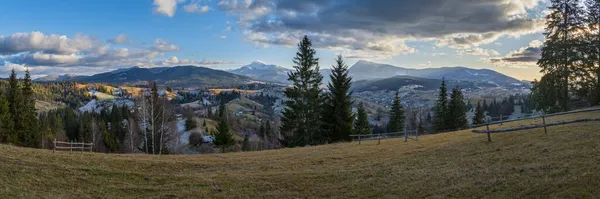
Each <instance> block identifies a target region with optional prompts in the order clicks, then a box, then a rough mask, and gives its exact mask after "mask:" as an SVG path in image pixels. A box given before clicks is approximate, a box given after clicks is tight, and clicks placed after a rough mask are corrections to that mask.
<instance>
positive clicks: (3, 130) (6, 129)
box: [0, 90, 13, 143]
mask: <svg viewBox="0 0 600 199" xmlns="http://www.w3.org/2000/svg"><path fill="white" fill-rule="evenodd" d="M12 129H13V121H12V118H11V116H10V110H9V105H8V100H7V99H6V96H4V93H3V92H2V90H0V143H3V142H7V141H8V136H9V134H10V132H11V130H12Z"/></svg>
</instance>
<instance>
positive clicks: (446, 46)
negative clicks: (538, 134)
mask: <svg viewBox="0 0 600 199" xmlns="http://www.w3.org/2000/svg"><path fill="white" fill-rule="evenodd" d="M548 1H549V0H418V1H417V0H414V1H413V0H402V1H401V0H398V1H391V0H346V1H341V0H338V1H336V0H130V1H129V0H128V1H123V0H102V1H100V0H85V1H81V0H61V1H55V0H27V1H16V0H9V1H3V2H2V6H0V77H6V76H8V74H9V72H10V70H11V69H13V68H14V69H15V70H18V71H24V70H25V69H29V70H30V71H31V73H32V75H33V76H34V77H41V76H45V75H60V74H79V75H90V74H95V73H100V72H106V71H110V70H114V69H118V68H123V67H132V66H140V67H160V66H176V65H198V66H206V67H210V68H215V69H231V68H236V67H240V66H243V65H247V64H249V63H250V62H252V61H256V60H259V61H262V62H264V63H268V64H275V65H280V66H283V67H288V68H290V67H292V66H293V62H292V59H293V57H294V56H295V52H296V45H297V43H298V41H299V39H301V38H302V37H303V36H304V35H308V37H309V38H310V39H311V40H312V42H313V46H314V47H315V48H316V49H317V56H318V57H319V58H320V67H321V68H329V67H331V65H332V64H333V63H334V59H335V56H337V55H338V54H341V55H342V56H344V57H345V59H346V63H347V64H348V65H350V66H351V65H352V64H354V63H355V62H356V61H359V60H368V61H373V62H378V63H386V64H392V65H395V66H401V67H409V68H432V67H452V66H465V67H470V68H485V69H492V70H495V71H498V72H501V73H504V74H506V75H509V76H512V77H515V78H517V79H521V80H533V79H536V78H539V77H540V76H541V74H540V73H539V68H538V67H537V66H536V62H537V60H538V59H539V57H540V52H541V51H540V47H541V45H542V44H543V42H542V41H543V40H544V37H543V34H542V33H543V31H544V27H545V21H544V13H547V7H548V4H549V2H548Z"/></svg>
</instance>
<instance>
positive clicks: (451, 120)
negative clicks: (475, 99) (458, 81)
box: [445, 87, 469, 130]
mask: <svg viewBox="0 0 600 199" xmlns="http://www.w3.org/2000/svg"><path fill="white" fill-rule="evenodd" d="M445 120H446V127H447V128H448V129H450V130H458V129H464V128H467V126H468V125H469V122H468V121H467V105H466V104H465V99H464V96H463V94H462V92H461V91H460V89H459V88H458V87H456V88H454V89H452V94H451V95H450V103H449V104H448V114H447V115H446V119H445Z"/></svg>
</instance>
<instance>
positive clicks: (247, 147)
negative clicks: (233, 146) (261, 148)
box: [242, 134, 250, 151]
mask: <svg viewBox="0 0 600 199" xmlns="http://www.w3.org/2000/svg"><path fill="white" fill-rule="evenodd" d="M242 151H250V139H249V138H248V134H246V135H245V136H244V141H243V142H242Z"/></svg>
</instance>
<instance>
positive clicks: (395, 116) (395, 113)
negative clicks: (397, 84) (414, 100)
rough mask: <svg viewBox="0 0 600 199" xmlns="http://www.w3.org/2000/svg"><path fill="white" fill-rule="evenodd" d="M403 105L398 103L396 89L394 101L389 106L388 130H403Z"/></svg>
mask: <svg viewBox="0 0 600 199" xmlns="http://www.w3.org/2000/svg"><path fill="white" fill-rule="evenodd" d="M404 117H405V116H404V107H402V104H401V103H400V96H398V91H396V95H395V96H394V102H393V103H392V107H391V108H390V121H389V122H388V131H389V132H392V133H396V132H403V131H404Z"/></svg>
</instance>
